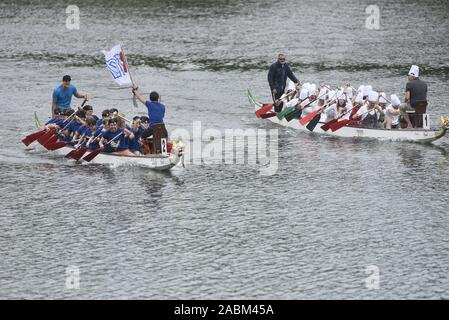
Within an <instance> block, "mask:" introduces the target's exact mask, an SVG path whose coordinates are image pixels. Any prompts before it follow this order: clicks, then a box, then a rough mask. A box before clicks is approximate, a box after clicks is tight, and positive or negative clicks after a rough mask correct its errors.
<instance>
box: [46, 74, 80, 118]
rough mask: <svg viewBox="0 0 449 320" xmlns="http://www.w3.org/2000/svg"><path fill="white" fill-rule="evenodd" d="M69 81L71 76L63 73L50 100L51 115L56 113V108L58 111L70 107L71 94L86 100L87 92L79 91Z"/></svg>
mask: <svg viewBox="0 0 449 320" xmlns="http://www.w3.org/2000/svg"><path fill="white" fill-rule="evenodd" d="M71 81H72V78H71V77H70V76H69V75H65V76H64V77H62V84H60V85H59V86H57V87H56V88H55V90H53V95H52V102H51V114H52V116H53V117H54V116H55V114H56V110H58V112H60V111H63V112H65V111H67V109H70V104H71V103H72V96H75V97H77V98H83V99H85V100H88V99H87V98H88V97H87V94H81V93H79V92H78V90H77V89H76V87H75V86H74V85H73V84H70V82H71Z"/></svg>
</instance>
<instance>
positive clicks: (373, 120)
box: [354, 91, 383, 128]
mask: <svg viewBox="0 0 449 320" xmlns="http://www.w3.org/2000/svg"><path fill="white" fill-rule="evenodd" d="M378 100H379V94H378V93H377V92H376V91H371V92H370V93H369V94H368V102H367V103H365V104H364V105H363V106H362V107H361V108H360V109H359V111H357V113H356V114H355V115H354V118H357V117H361V124H362V127H364V128H378V127H379V118H380V114H381V113H383V110H382V108H381V107H380V106H379V104H378Z"/></svg>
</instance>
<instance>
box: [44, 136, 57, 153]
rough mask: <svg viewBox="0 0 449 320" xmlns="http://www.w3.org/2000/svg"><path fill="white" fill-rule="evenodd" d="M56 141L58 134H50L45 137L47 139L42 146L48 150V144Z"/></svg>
mask: <svg viewBox="0 0 449 320" xmlns="http://www.w3.org/2000/svg"><path fill="white" fill-rule="evenodd" d="M57 141H58V136H55V135H52V136H51V137H50V138H48V139H47V141H45V143H44V144H43V146H44V147H45V148H46V149H47V150H50V149H49V148H48V147H49V146H50V145H52V144H53V143H55V142H57Z"/></svg>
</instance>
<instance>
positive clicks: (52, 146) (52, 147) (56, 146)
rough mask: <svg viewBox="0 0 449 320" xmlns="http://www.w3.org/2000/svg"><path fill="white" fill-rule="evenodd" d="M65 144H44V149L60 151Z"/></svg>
mask: <svg viewBox="0 0 449 320" xmlns="http://www.w3.org/2000/svg"><path fill="white" fill-rule="evenodd" d="M66 144H67V143H66V142H64V141H57V142H53V143H49V144H46V145H45V147H46V148H47V149H48V150H51V151H54V150H58V149H61V148H62V147H65V145H66Z"/></svg>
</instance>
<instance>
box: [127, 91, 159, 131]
mask: <svg viewBox="0 0 449 320" xmlns="http://www.w3.org/2000/svg"><path fill="white" fill-rule="evenodd" d="M132 92H133V94H134V95H135V96H136V98H137V99H139V101H140V102H142V103H143V104H144V105H145V106H146V107H147V109H148V118H149V121H148V122H149V126H148V129H146V130H145V131H144V132H143V133H142V136H141V137H142V139H146V138H148V137H150V136H151V135H152V134H153V127H154V125H155V124H163V123H164V115H165V106H164V105H163V104H162V103H160V102H159V94H158V93H157V92H156V91H153V92H151V93H150V101H148V100H146V99H145V98H144V97H143V96H142V95H141V94H140V93H139V91H138V89H137V87H136V88H133V90H132ZM165 135H166V136H168V134H167V130H165Z"/></svg>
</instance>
